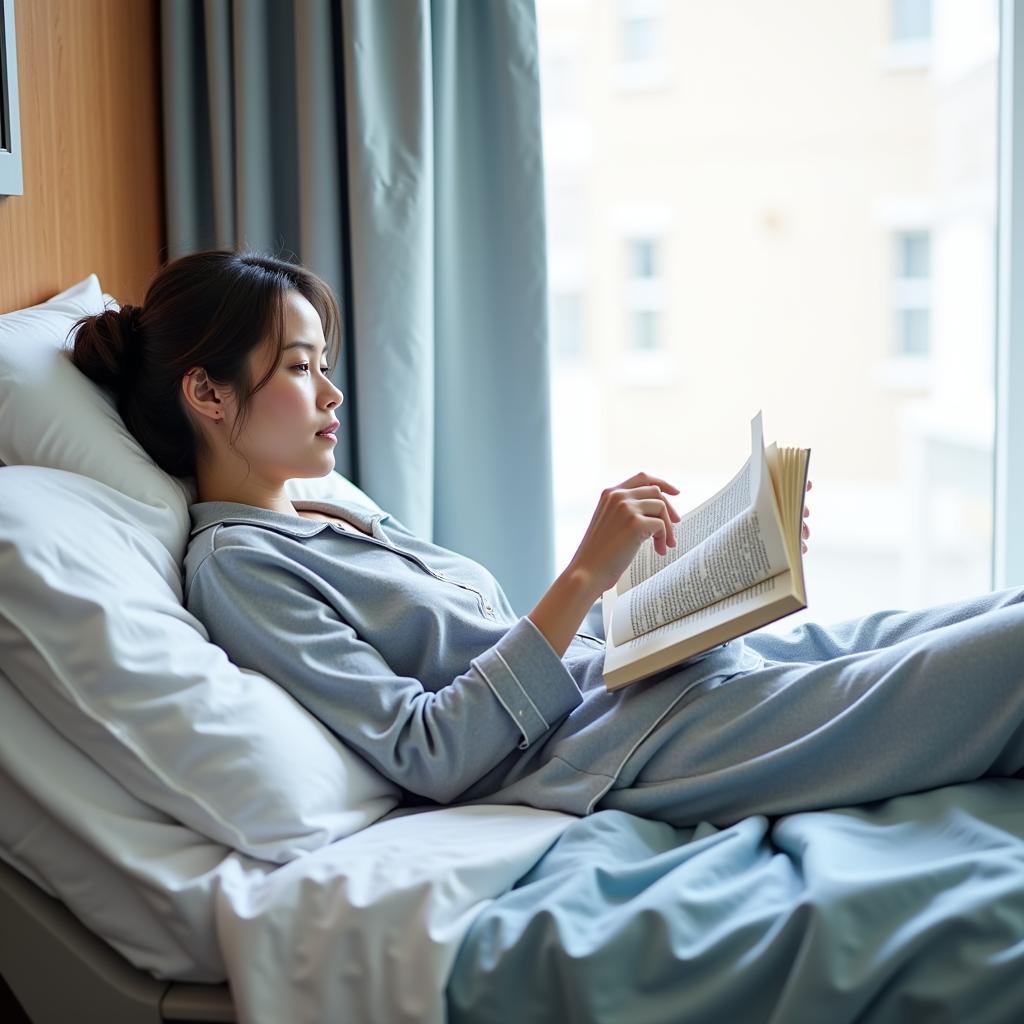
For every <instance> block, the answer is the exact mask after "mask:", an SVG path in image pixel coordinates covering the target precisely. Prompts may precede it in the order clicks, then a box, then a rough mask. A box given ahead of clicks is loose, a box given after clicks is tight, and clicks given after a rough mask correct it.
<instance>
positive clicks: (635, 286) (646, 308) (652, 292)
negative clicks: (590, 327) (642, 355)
mask: <svg viewBox="0 0 1024 1024" xmlns="http://www.w3.org/2000/svg"><path fill="white" fill-rule="evenodd" d="M625 247H626V252H625V264H626V280H625V285H626V287H625V299H626V301H625V308H626V347H627V348H628V349H630V350H631V351H633V352H654V351H657V350H659V349H660V348H661V347H662V337H661V310H662V307H663V305H664V285H663V282H662V279H661V258H660V252H659V250H660V247H661V246H660V243H659V241H658V239H657V238H653V237H649V236H641V237H636V236H634V237H627V238H626V239H625Z"/></svg>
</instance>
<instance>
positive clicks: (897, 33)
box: [892, 0, 932, 43]
mask: <svg viewBox="0 0 1024 1024" xmlns="http://www.w3.org/2000/svg"><path fill="white" fill-rule="evenodd" d="M931 37H932V3H931V0H892V41H893V42H894V43H922V42H928V41H929V40H931Z"/></svg>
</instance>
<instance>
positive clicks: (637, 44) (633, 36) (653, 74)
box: [616, 0, 669, 91]
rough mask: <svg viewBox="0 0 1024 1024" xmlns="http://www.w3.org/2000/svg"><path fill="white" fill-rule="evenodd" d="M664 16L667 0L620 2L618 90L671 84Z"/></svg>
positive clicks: (659, 86)
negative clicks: (665, 0) (666, 53)
mask: <svg viewBox="0 0 1024 1024" xmlns="http://www.w3.org/2000/svg"><path fill="white" fill-rule="evenodd" d="M665 13H666V12H665V4H664V0H618V4H617V14H618V23H617V26H616V34H617V37H618V38H617V43H618V46H617V49H618V61H619V66H618V75H617V84H618V87H619V89H621V90H626V91H636V90H646V89H659V88H663V87H664V86H665V85H667V84H668V77H669V76H668V63H667V61H666V60H665V52H664V35H665V30H666V18H665Z"/></svg>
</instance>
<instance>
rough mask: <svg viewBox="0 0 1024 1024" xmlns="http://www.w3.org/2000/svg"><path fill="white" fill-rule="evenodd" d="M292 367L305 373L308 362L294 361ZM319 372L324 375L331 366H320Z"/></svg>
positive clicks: (328, 371)
mask: <svg viewBox="0 0 1024 1024" xmlns="http://www.w3.org/2000/svg"><path fill="white" fill-rule="evenodd" d="M292 369H293V370H302V372H303V373H307V372H308V371H309V363H296V364H295V365H294V366H293V367H292ZM320 372H321V373H322V374H325V375H326V374H328V373H330V372H331V368H330V367H329V366H321V367H320Z"/></svg>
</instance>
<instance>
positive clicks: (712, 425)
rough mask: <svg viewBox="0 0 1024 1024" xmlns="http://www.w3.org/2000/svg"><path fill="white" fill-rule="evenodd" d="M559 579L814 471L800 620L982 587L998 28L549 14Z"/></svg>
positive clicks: (690, 6) (806, 14)
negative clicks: (639, 477) (655, 503)
mask: <svg viewBox="0 0 1024 1024" xmlns="http://www.w3.org/2000/svg"><path fill="white" fill-rule="evenodd" d="M537 15H538V28H539V35H540V42H541V62H542V63H541V85H542V98H543V103H544V128H545V131H544V147H545V169H546V171H545V173H546V189H547V212H548V234H549V285H550V320H551V333H552V346H553V349H552V351H553V355H552V359H553V365H552V370H553V374H552V389H553V393H552V399H553V403H554V410H555V416H554V430H555V446H556V456H555V468H556V503H557V506H558V507H557V509H556V512H557V521H558V524H559V538H558V553H559V559H560V561H562V562H564V561H566V560H567V559H568V558H569V557H571V555H572V553H573V551H574V550H575V546H576V544H578V542H579V539H580V538H581V537H582V534H583V531H584V530H585V528H586V525H587V523H588V522H589V519H590V515H591V514H592V512H593V508H594V505H595V504H596V500H597V496H598V494H599V493H600V490H601V488H602V487H605V486H607V485H609V484H612V483H617V482H619V481H620V480H621V479H623V478H625V477H626V476H628V475H630V474H631V473H633V472H635V471H636V470H639V469H645V470H647V471H649V472H653V473H659V474H662V475H664V476H666V477H667V478H668V479H670V480H672V481H673V482H674V483H676V484H677V485H678V486H679V487H680V488H682V490H683V494H682V495H680V496H679V498H678V499H677V501H678V503H679V505H681V506H688V505H691V504H696V503H697V502H699V501H701V500H703V499H704V498H705V497H707V496H709V495H710V494H711V493H712V492H713V491H714V490H716V489H717V488H718V487H720V486H721V485H722V484H724V483H725V482H726V480H728V479H729V478H730V477H731V476H732V474H733V473H734V472H735V470H736V469H737V468H738V467H739V465H740V463H741V462H742V460H743V459H744V458H745V457H746V454H747V451H748V448H747V445H748V440H749V435H748V425H749V421H750V418H751V416H752V415H753V414H754V413H755V412H756V411H757V410H758V409H761V410H763V412H764V417H765V427H766V432H767V439H768V440H769V441H770V440H777V441H778V442H779V443H780V444H792V445H801V446H808V447H810V448H811V449H812V459H811V477H812V479H813V480H814V491H813V492H812V497H811V500H810V501H809V505H810V506H811V510H812V511H811V518H810V520H809V521H810V523H811V524H812V541H811V551H810V552H809V554H808V557H807V562H806V566H807V575H808V591H809V597H810V599H811V604H812V607H810V608H809V609H808V611H807V612H804V613H801V616H799V617H792V618H790V619H788V620H786V624H785V625H786V626H787V627H788V626H789V625H791V624H795V623H796V622H797V621H799V619H800V618H816V619H823V620H824V619H835V618H842V617H846V616H848V615H854V614H858V613H860V612H861V611H865V610H868V609H870V608H875V607H880V606H883V605H884V606H889V607H895V606H900V607H911V606H920V605H922V604H926V603H931V602H932V601H935V600H944V599H952V598H954V597H956V596H961V595H964V594H967V593H970V592H974V591H979V590H985V589H988V587H989V586H990V580H991V551H990V547H991V461H992V437H993V408H992V402H993V399H992V396H993V393H994V388H993V379H992V373H993V355H992V353H993V351H994V309H995V265H994V255H995V227H996V225H995V213H994V211H995V187H996V180H995V167H996V160H995V138H996V84H997V78H996V62H997V55H998V39H997V5H996V4H995V3H988V2H987V0H932V2H927V0H902V2H900V0H829V2H828V3H822V2H820V0H719V2H716V3H713V4H712V3H704V2H697V0H537Z"/></svg>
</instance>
